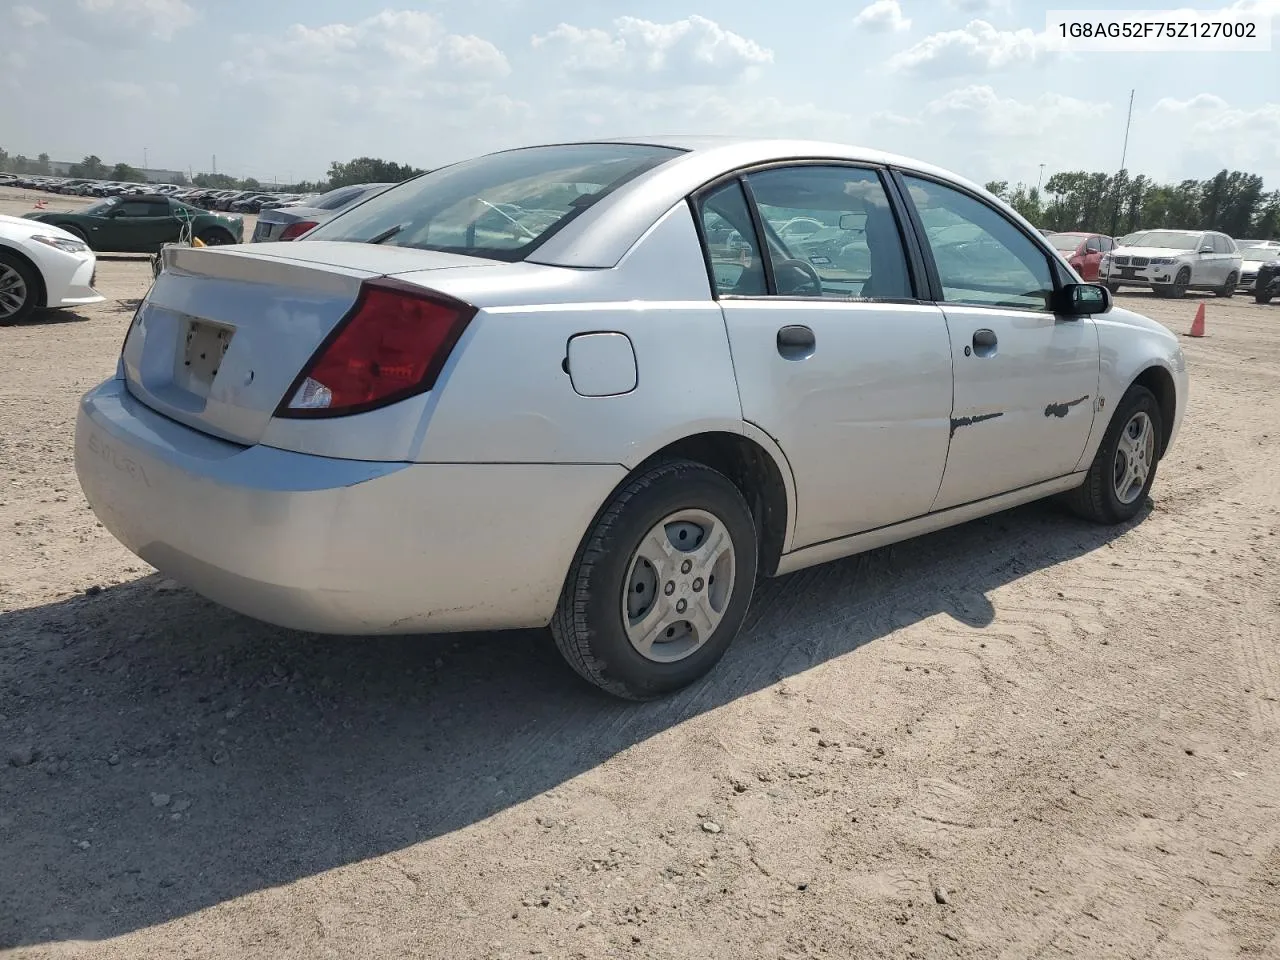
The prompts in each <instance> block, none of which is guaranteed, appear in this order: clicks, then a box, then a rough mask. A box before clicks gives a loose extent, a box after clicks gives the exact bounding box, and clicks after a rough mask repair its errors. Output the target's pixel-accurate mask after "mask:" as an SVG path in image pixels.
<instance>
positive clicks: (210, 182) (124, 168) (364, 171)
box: [0, 148, 426, 193]
mask: <svg viewBox="0 0 1280 960" xmlns="http://www.w3.org/2000/svg"><path fill="white" fill-rule="evenodd" d="M0 173H17V174H26V175H28V176H33V177H50V176H53V175H54V174H53V166H52V163H51V161H50V160H49V155H48V154H47V153H42V154H40V155H39V156H38V157H36V158H35V159H34V160H32V159H30V158H28V157H25V156H23V155H22V154H18V155H17V156H10V155H9V153H8V151H6V150H4V149H2V148H0ZM420 173H426V171H425V170H420V169H418V168H417V167H413V166H410V165H409V164H403V163H393V162H391V161H389V160H380V159H377V158H376V157H357V158H356V159H354V160H348V161H346V162H345V163H344V162H342V161H341V160H334V161H333V162H331V163H330V164H329V176H328V177H327V178H326V179H324V180H315V181H311V180H303V181H300V182H298V183H291V184H275V183H273V184H271V188H272V189H274V190H280V191H282V192H289V193H323V192H324V191H325V190H332V189H334V188H336V187H345V186H348V185H350V184H353V183H399V182H400V181H401V180H408V179H409V178H410V177H416V176H417V175H418V174H420ZM65 176H67V177H70V178H72V179H86V180H114V181H117V182H120V183H146V182H147V178H146V175H145V174H144V173H143V172H142V171H141V170H139V169H138V168H136V167H132V166H130V165H129V164H127V163H117V164H116V165H115V166H107V165H106V164H105V163H103V162H102V159H101V158H100V157H98V156H95V155H93V154H90V155H89V156H87V157H85V158H84V159H83V160H81V161H80V162H79V163H74V164H72V165H71V169H70V170H68V171H67V173H66V174H65ZM175 182H176V183H177V184H178V185H179V186H185V185H186V184H187V178H186V177H185V176H183V175H182V174H181V173H179V174H178V178H177V180H176V181H175ZM191 184H192V185H193V186H197V187H205V188H206V189H209V190H262V189H265V188H266V186H267V184H265V183H263V182H262V181H261V180H258V179H256V178H254V177H233V176H231V175H229V174H226V173H197V174H196V175H195V176H193V177H192V178H191Z"/></svg>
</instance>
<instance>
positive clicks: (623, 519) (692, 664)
mask: <svg viewBox="0 0 1280 960" xmlns="http://www.w3.org/2000/svg"><path fill="white" fill-rule="evenodd" d="M756 540H757V538H756V526H755V521H754V519H753V518H752V515H751V511H750V509H749V508H748V507H747V504H746V501H745V500H743V498H742V494H741V493H740V492H739V490H738V488H737V487H735V486H734V485H733V483H732V482H730V481H729V480H728V479H727V478H726V477H725V476H723V475H722V474H720V473H718V472H717V471H715V470H712V469H711V468H710V467H707V466H704V465H703V464H700V463H694V462H691V461H687V460H677V461H672V462H669V463H663V464H659V465H657V466H655V467H653V468H652V469H650V470H647V471H645V472H644V473H642V474H640V475H638V476H636V477H635V478H634V479H632V480H631V482H630V483H628V484H627V485H626V486H625V487H624V488H623V489H622V491H621V492H619V493H618V494H617V496H615V497H614V499H613V501H612V502H611V503H610V504H609V505H608V506H607V507H606V508H605V511H604V513H603V514H602V515H601V517H600V518H599V519H598V520H597V521H596V524H595V526H594V527H593V528H592V530H591V531H590V532H589V533H588V534H587V537H586V539H585V541H584V542H583V545H582V546H581V547H580V548H579V550H578V555H577V556H576V557H575V558H574V562H573V567H572V569H571V570H570V571H569V576H568V579H567V580H566V583H565V587H564V593H563V594H562V596H561V599H560V605H559V608H558V609H557V610H556V613H555V616H554V618H553V619H552V621H551V632H552V635H553V636H554V637H555V640H556V645H557V646H558V647H559V648H560V652H561V654H563V655H564V658H565V659H566V660H567V661H568V662H569V665H570V666H572V667H573V669H574V670H576V671H577V672H578V673H579V674H580V675H581V676H583V677H584V678H586V679H587V680H589V681H590V682H591V683H593V684H595V685H596V686H598V687H600V688H601V689H603V690H605V691H607V692H609V693H611V694H614V695H615V696H619V697H623V698H625V699H628V700H649V699H653V698H656V697H661V696H663V695H665V694H669V693H673V692H675V691H676V690H679V689H681V688H682V687H685V686H688V685H689V684H691V683H693V682H694V681H696V680H698V679H700V678H701V677H703V676H705V675H706V674H707V673H708V672H710V670H711V668H712V667H714V666H715V665H716V663H717V662H718V661H719V660H720V658H721V657H722V656H723V655H724V652H725V650H726V649H728V647H729V644H730V643H731V642H732V641H733V638H734V636H735V635H736V634H737V633H738V630H739V628H740V627H741V626H742V621H743V619H744V617H745V616H746V613H747V607H748V605H749V604H750V603H751V594H752V591H753V590H754V587H755V579H756V564H757V555H756V551H757V542H756Z"/></svg>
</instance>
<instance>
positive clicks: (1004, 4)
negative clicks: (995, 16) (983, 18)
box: [947, 0, 1011, 16]
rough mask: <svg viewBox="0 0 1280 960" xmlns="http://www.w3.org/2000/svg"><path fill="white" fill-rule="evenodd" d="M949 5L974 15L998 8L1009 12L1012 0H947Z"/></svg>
mask: <svg viewBox="0 0 1280 960" xmlns="http://www.w3.org/2000/svg"><path fill="white" fill-rule="evenodd" d="M947 6H948V7H950V8H951V9H952V10H959V11H960V12H961V13H967V14H969V15H971V16H972V15H974V14H978V15H981V14H990V13H995V12H996V11H997V10H1004V11H1006V12H1007V11H1008V10H1009V9H1010V6H1011V3H1010V0H947Z"/></svg>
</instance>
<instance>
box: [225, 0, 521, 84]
mask: <svg viewBox="0 0 1280 960" xmlns="http://www.w3.org/2000/svg"><path fill="white" fill-rule="evenodd" d="M247 42H248V44H249V49H248V51H247V61H246V66H247V67H248V68H249V71H250V72H252V73H254V74H255V75H257V76H261V75H262V74H264V73H277V74H289V75H293V76H299V75H304V74H305V75H314V74H323V75H327V76H333V75H335V74H336V73H355V74H365V73H367V74H368V75H370V76H371V77H372V78H375V80H376V78H377V77H379V76H386V75H387V74H391V73H394V74H397V75H398V76H400V77H401V78H402V79H409V78H411V77H412V78H421V77H422V76H424V75H433V76H439V77H441V78H443V79H448V80H453V81H468V80H496V79H500V78H502V77H505V76H507V74H509V73H510V72H511V65H510V64H509V63H508V62H507V58H506V56H505V55H504V54H503V53H502V51H501V50H499V49H498V48H497V47H495V46H494V45H493V44H492V43H490V42H489V41H488V40H484V39H482V38H480V37H476V36H472V35H460V34H453V33H449V32H448V31H447V30H446V29H445V28H444V26H443V25H442V24H441V23H440V21H439V20H438V19H437V18H436V17H434V16H432V15H431V14H429V13H422V12H419V11H414V10H398V11H396V10H384V11H382V12H381V13H378V14H375V15H374V16H372V17H367V18H365V19H364V20H359V21H357V22H355V23H330V24H325V25H323V26H319V27H308V26H306V25H304V24H301V23H295V24H294V25H293V26H291V27H290V28H289V29H288V30H287V31H286V33H285V35H284V36H283V37H276V38H269V39H267V40H265V41H261V42H258V41H257V40H255V39H250V40H248V41H247Z"/></svg>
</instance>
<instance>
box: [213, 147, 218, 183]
mask: <svg viewBox="0 0 1280 960" xmlns="http://www.w3.org/2000/svg"><path fill="white" fill-rule="evenodd" d="M213 175H214V176H215V177H216V176H217V175H218V155H217V154H216V153H215V154H214V155H213Z"/></svg>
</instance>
